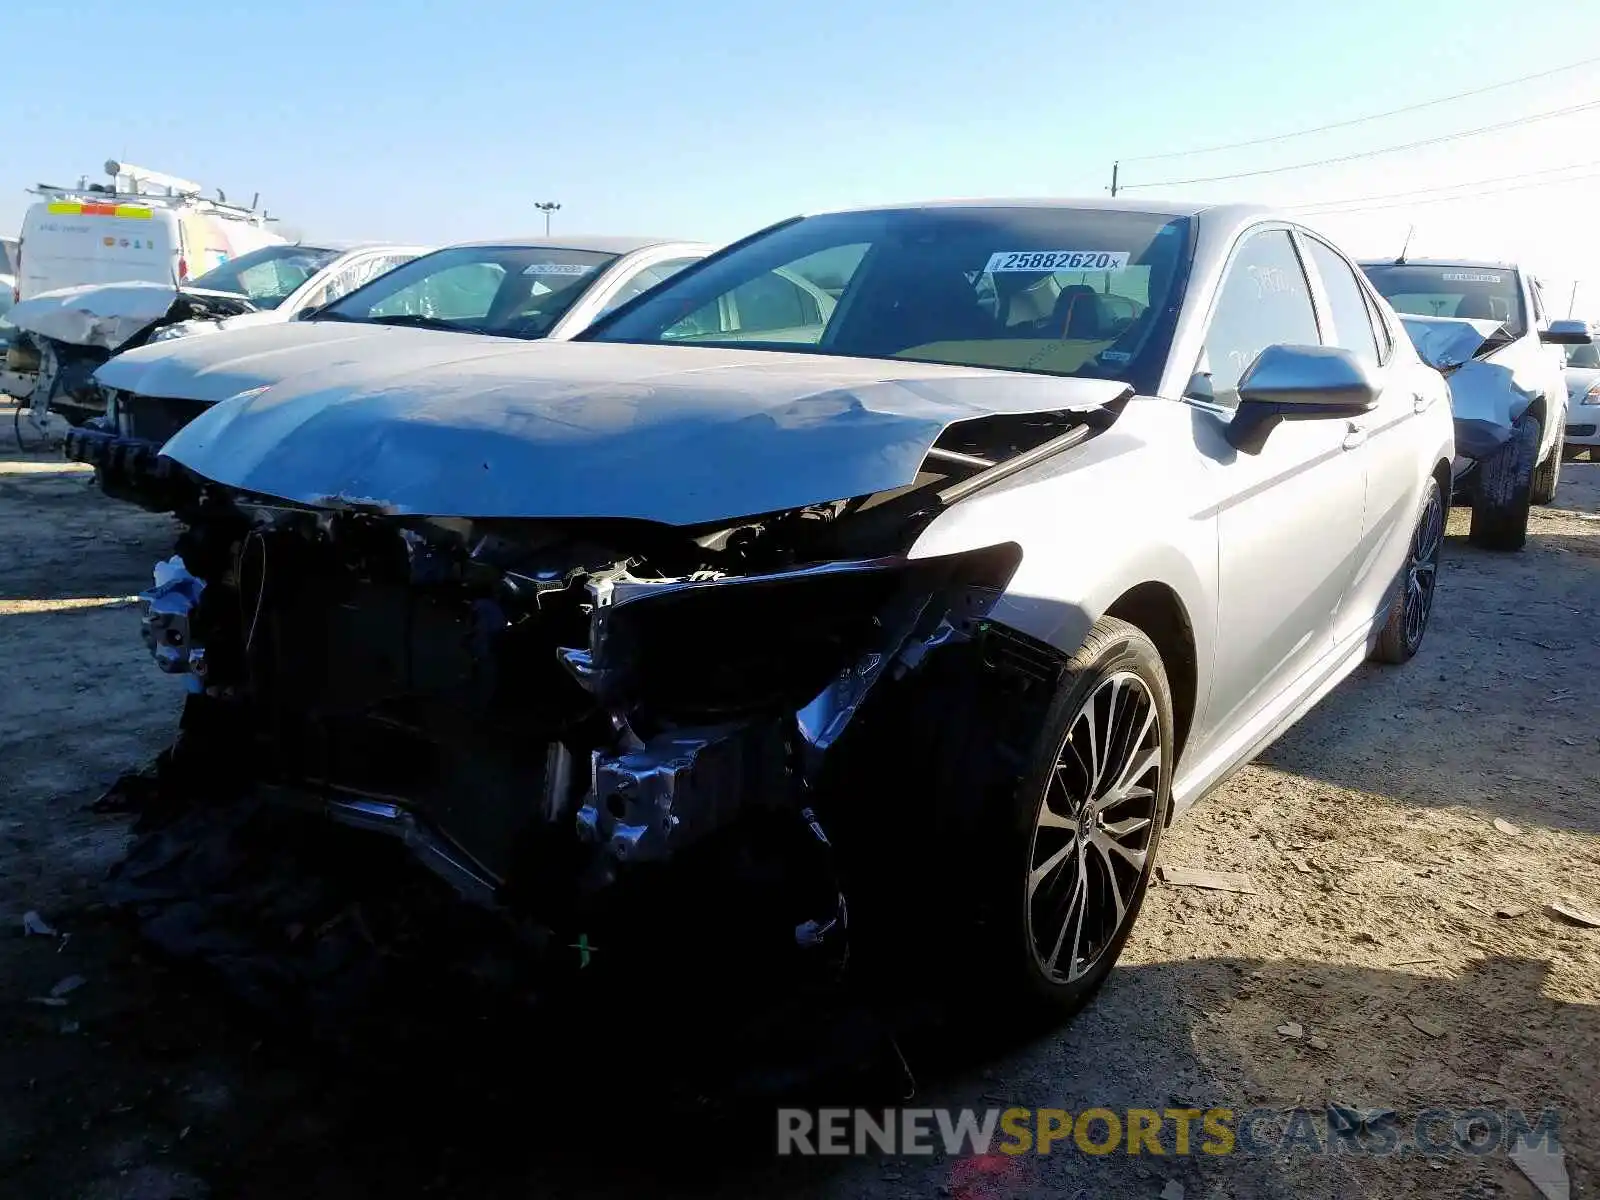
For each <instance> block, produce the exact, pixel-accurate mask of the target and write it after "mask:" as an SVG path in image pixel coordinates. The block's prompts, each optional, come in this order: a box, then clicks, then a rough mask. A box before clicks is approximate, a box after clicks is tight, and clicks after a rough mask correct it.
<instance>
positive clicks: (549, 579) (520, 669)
mask: <svg viewBox="0 0 1600 1200" xmlns="http://www.w3.org/2000/svg"><path fill="white" fill-rule="evenodd" d="M1114 416H1115V414H1114V413H1113V412H1107V411H1105V410H1090V411H1088V412H1078V413H1072V414H1048V415H1042V416H1039V417H1035V418H1029V419H1026V420H1018V419H1016V418H1011V419H1004V420H999V419H997V420H994V421H979V422H967V423H965V424H963V425H958V426H953V427H952V428H951V429H950V430H949V431H947V435H946V437H944V438H942V439H940V443H939V444H938V445H936V446H935V447H933V448H932V449H931V450H930V452H929V453H928V456H927V461H926V463H925V465H924V468H923V471H922V472H921V473H920V474H919V475H918V478H917V479H916V481H915V482H913V483H912V484H910V485H909V486H907V487H905V488H902V489H898V490H897V491H894V492H889V493H878V494H875V495H872V496H867V497H858V498H855V499H851V500H842V501H837V502H832V503H827V504H817V505H810V506H806V507H803V508H798V509H793V510H787V511H782V512H777V513H771V514H767V515H764V516H760V517H755V518H750V519H747V520H743V521H739V522H735V523H731V524H719V525H718V526H717V527H715V528H705V527H701V528H685V527H675V526H667V525H661V524H655V523H651V522H645V521H638V520H595V519H582V520H579V519H569V520H561V521H554V520H552V521H536V520H515V521H512V520H499V521H472V520H465V519H454V518H451V519H439V518H424V517H412V516H396V515H393V514H390V513H385V512H383V511H381V509H379V508H377V507H376V506H365V505H362V504H361V503H358V502H345V503H342V504H339V505H337V506H333V505H330V506H328V507H309V506H301V505H296V504H289V503H287V502H284V501H280V500H275V499H271V498H268V497H262V496H252V495H247V494H243V493H239V492H236V491H232V490H230V489H224V488H221V487H218V486H215V485H206V484H205V483H204V481H196V490H197V492H198V494H199V500H198V502H197V503H196V504H195V505H194V506H193V507H192V508H191V509H190V510H189V512H188V513H187V514H186V516H187V519H188V521H189V527H188V528H187V530H186V531H185V532H184V533H183V535H182V536H181V538H180V539H179V543H178V548H177V549H178V555H177V557H175V558H174V559H172V560H171V561H169V562H167V563H163V564H161V565H160V567H159V568H158V570H157V586H156V587H155V588H153V589H152V590H151V591H150V592H148V593H146V595H145V600H146V614H145V617H144V623H143V633H144V637H145V640H146V643H147V645H148V646H149V648H150V650H151V652H152V654H153V655H154V657H155V659H156V661H157V663H158V665H159V666H160V667H161V668H162V669H163V670H165V671H168V672H170V673H174V674H180V675H184V676H187V678H188V685H189V688H190V691H191V696H190V698H189V701H188V707H187V709H186V713H185V718H184V731H185V732H184V735H183V736H182V737H181V738H180V743H179V747H178V748H179V749H181V748H182V747H183V745H184V743H185V742H187V743H188V745H189V746H190V748H191V749H194V748H196V747H198V748H199V749H200V751H201V752H202V753H203V757H204V759H205V762H206V763H207V764H208V765H207V767H206V768H205V769H206V770H207V771H211V772H215V773H217V774H220V775H222V776H225V777H226V778H227V780H228V782H229V783H231V784H233V785H235V786H236V787H237V788H239V789H244V790H249V791H252V792H255V793H257V794H265V795H269V796H271V797H272V798H273V799H276V800H281V801H284V802H286V803H289V804H292V805H296V806H299V807H308V808H310V809H312V810H314V811H316V812H318V813H320V814H322V815H325V816H327V817H330V818H333V819H334V820H336V821H339V822H342V823H344V824H348V825H354V826H358V827H362V828H367V829H372V830H377V831H381V832H385V833H388V834H390V835H392V836H395V837H398V838H400V839H401V840H402V841H404V842H405V843H406V844H407V845H408V846H409V847H410V848H411V849H412V851H413V852H414V853H415V854H416V856H417V857H418V858H419V859H420V860H421V861H422V862H423V863H425V864H426V865H427V866H429V867H430V868H431V869H433V870H434V871H436V872H437V873H438V874H440V875H442V876H443V877H444V878H445V879H447V880H448V881H449V882H450V883H451V884H453V885H454V886H455V887H456V888H457V889H458V890H459V891H460V892H461V893H462V894H463V895H464V896H465V897H467V898H468V899H470V900H473V901H475V902H477V903H480V904H483V905H485V906H488V907H491V908H495V909H498V910H502V911H505V912H509V913H510V914H512V915H513V916H514V917H515V918H516V919H517V920H518V921H521V922H525V923H528V924H530V925H532V926H536V927H538V928H539V929H542V930H545V931H548V932H550V933H557V932H560V931H570V930H573V929H577V928H582V927H587V926H588V925H589V923H590V920H591V914H592V912H593V911H594V910H595V908H596V906H597V905H598V906H605V905H608V904H611V903H613V902H614V898H615V897H616V896H617V895H618V894H626V895H630V896H633V895H637V894H638V889H639V888H648V887H649V886H650V881H651V880H652V879H654V878H658V877H659V876H660V875H661V874H662V871H661V869H662V868H663V867H665V866H667V865H668V864H674V863H677V862H678V861H679V860H680V859H682V860H687V859H688V858H690V857H691V856H694V855H696V854H698V853H699V852H700V851H701V850H702V848H704V847H711V846H715V845H719V844H720V845H723V846H726V845H728V844H729V843H730V841H731V842H733V843H737V840H738V838H737V831H738V830H739V829H740V828H743V827H748V826H750V825H752V824H754V825H759V824H761V823H762V822H764V821H765V822H766V823H768V824H770V823H771V822H772V821H774V820H779V821H787V822H790V823H791V824H792V825H793V826H794V827H795V828H797V829H802V830H804V831H806V832H805V836H806V837H807V838H809V839H811V840H813V841H814V842H815V844H816V845H817V847H818V849H819V851H826V852H827V853H826V854H825V855H822V856H819V859H818V863H819V872H821V874H819V876H818V879H817V880H816V881H815V883H816V886H815V887H814V888H812V889H811V890H810V891H809V892H808V895H809V896H811V897H814V899H812V900H808V903H809V905H810V907H809V908H807V909H806V910H805V912H806V913H807V914H808V915H806V916H805V917H804V919H801V920H797V921H796V922H795V924H794V937H795V941H796V943H797V944H798V945H800V946H802V947H806V946H816V945H822V944H823V943H829V944H835V945H836V944H837V942H838V941H839V940H841V939H842V937H843V934H844V929H845V926H846V924H847V921H848V917H847V911H846V906H845V902H844V899H843V890H842V886H841V885H839V884H838V881H837V878H836V877H835V876H834V875H833V874H832V872H833V871H834V870H835V866H834V865H829V866H827V867H826V868H824V867H823V866H822V865H821V864H822V862H823V859H824V858H827V859H829V860H830V864H831V851H832V842H831V841H830V833H832V832H834V831H835V821H836V820H837V823H838V824H837V827H838V828H839V829H852V830H859V831H863V832H861V835H860V836H863V837H864V836H868V835H867V834H866V833H865V832H864V831H865V830H866V829H868V828H869V827H870V826H872V825H873V823H874V822H882V821H885V820H887V821H888V822H889V825H890V826H893V825H894V824H895V823H896V822H899V821H900V820H901V819H902V815H903V810H904V808H905V806H907V805H911V804H916V805H919V806H922V807H924V808H925V811H924V812H922V813H921V814H919V816H918V818H917V820H918V822H919V823H920V824H921V826H922V832H923V833H928V832H930V831H931V830H932V829H933V828H934V826H935V825H936V824H938V821H937V820H935V808H936V805H935V803H934V798H933V792H934V790H935V785H939V784H942V785H943V787H944V788H945V790H947V791H950V792H952V793H960V794H962V795H964V796H965V797H966V802H967V803H969V804H970V803H973V802H974V801H976V799H977V798H978V797H979V796H980V795H981V794H982V790H983V787H985V786H990V785H991V784H992V783H993V781H989V782H988V783H985V784H981V785H980V784H977V783H975V782H974V781H972V780H964V781H961V782H959V783H958V782H957V781H956V780H955V779H953V778H951V775H950V770H949V764H948V759H949V757H950V754H951V752H952V751H951V747H952V746H954V745H955V744H956V743H958V742H960V741H961V740H962V739H963V738H977V737H983V738H986V739H988V740H989V743H990V744H991V745H992V744H999V743H1003V742H1006V741H1007V740H1008V739H1011V740H1017V739H1020V740H1021V742H1022V743H1024V744H1025V743H1026V740H1027V737H1028V736H1029V733H1028V731H1029V730H1031V729H1032V728H1034V727H1036V718H1037V713H1036V712H1035V716H1034V721H1033V722H1030V720H1029V718H1028V717H1027V716H1026V714H1025V713H1024V712H1023V711H1022V710H1021V709H1019V708H1018V707H1017V705H1018V704H1021V705H1023V706H1025V708H1026V709H1027V710H1028V711H1034V710H1036V709H1037V708H1038V707H1039V706H1040V705H1042V704H1043V703H1045V702H1046V701H1047V699H1048V696H1049V695H1050V691H1051V687H1052V686H1053V680H1054V678H1055V672H1056V671H1057V669H1058V667H1059V663H1058V662H1057V660H1056V655H1055V653H1054V651H1052V650H1050V649H1049V648H1048V647H1044V646H1042V645H1037V644H1033V643H1031V642H1030V641H1029V640H1028V639H1026V638H1024V637H1022V636H1021V635H1019V634H1016V633H1014V632H1011V631H1009V630H1007V629H1005V628H1003V627H1000V626H997V625H992V624H991V623H990V622H988V621H986V619H985V618H986V616H987V614H988V613H989V611H990V609H991V607H992V605H993V604H994V602H995V600H996V598H997V597H998V596H999V595H1000V593H1001V592H1002V591H1003V589H1004V588H1005V586H1006V584H1007V582H1008V581H1009V579H1010V578H1011V576H1012V574H1013V573H1014V571H1015V569H1016V567H1017V565H1018V563H1019V561H1020V553H1021V552H1020V549H1019V548H1018V547H1017V546H1015V545H1014V544H1010V543H1006V544H1000V545H993V546H988V547H984V548H981V549H977V550H974V551H971V552H967V553H962V554H953V555H945V556H939V557H925V558H911V557H908V556H907V551H908V550H909V548H910V546H911V545H912V543H913V542H914V540H915V537H916V534H917V533H918V532H919V531H920V530H921V529H922V528H924V527H925V526H926V524H927V522H928V521H929V520H930V519H931V518H932V517H933V516H935V515H937V513H938V512H939V511H941V509H943V508H944V507H945V506H947V505H948V504H950V503H954V502H955V501H957V500H959V499H960V498H961V497H962V496H963V495H965V494H966V493H967V492H968V491H969V490H971V489H974V488H977V487H981V486H984V485H986V484H988V483H992V482H996V481H998V480H1000V479H1002V478H1004V477H1005V476H1007V475H1008V474H1010V473H1011V472H1013V471H1016V470H1021V469H1023V468H1025V467H1027V466H1029V465H1033V464H1036V463H1038V462H1040V461H1041V460H1042V459H1043V458H1045V457H1049V456H1051V455H1053V454H1056V453H1060V452H1061V451H1062V450H1064V449H1070V448H1071V446H1073V445H1076V444H1077V443H1079V442H1081V441H1083V440H1085V439H1087V438H1088V437H1090V436H1092V435H1093V433H1094V432H1095V431H1096V430H1097V429H1100V428H1104V427H1106V426H1107V425H1108V424H1109V423H1110V422H1111V421H1112V420H1114ZM997 442H998V443H999V444H998V445H997ZM941 662H942V663H943V665H942V666H941V665H940V664H941ZM941 671H946V672H949V678H948V679H946V680H945V682H943V683H935V682H934V680H935V679H936V678H938V677H939V675H940V672H941ZM946 724H947V725H948V726H949V728H948V729H945V728H944V725H946ZM1022 749H1023V747H1021V746H1019V748H1017V749H1016V751H1015V753H1014V754H1013V755H1012V757H1013V758H1015V759H1017V760H1018V761H1020V758H1021V755H1022ZM1000 761H1004V756H1002V757H1001V759H1000ZM1005 782H1006V781H1004V780H1001V781H1000V783H999V786H1005ZM1011 782H1013V783H1014V778H1013V779H1012V780H1011ZM919 796H920V797H921V799H918V797H919ZM868 797H874V798H875V799H874V803H875V804H876V805H878V806H880V807H881V806H887V808H883V809H882V810H881V811H879V812H877V813H876V814H875V815H873V816H871V817H870V818H869V817H868V816H867V815H866V814H865V812H864V811H863V810H864V809H865V807H866V801H867V799H868ZM896 810H901V812H900V813H899V814H897V813H896ZM943 819H944V818H943V817H940V818H939V820H943ZM825 825H826V827H827V830H828V831H827V832H825V831H824V826H825ZM891 836H903V835H900V834H891ZM916 836H918V837H920V836H921V834H918V835H916ZM833 840H834V841H837V840H838V838H837V837H835V838H834V839H833ZM913 840H915V838H913Z"/></svg>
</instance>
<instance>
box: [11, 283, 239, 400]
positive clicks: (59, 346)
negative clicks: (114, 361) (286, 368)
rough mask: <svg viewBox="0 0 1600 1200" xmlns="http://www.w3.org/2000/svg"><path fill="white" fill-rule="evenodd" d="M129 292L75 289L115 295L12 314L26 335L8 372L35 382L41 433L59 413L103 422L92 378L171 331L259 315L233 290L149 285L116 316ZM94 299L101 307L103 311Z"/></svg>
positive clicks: (41, 301)
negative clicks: (117, 358) (119, 356)
mask: <svg viewBox="0 0 1600 1200" xmlns="http://www.w3.org/2000/svg"><path fill="white" fill-rule="evenodd" d="M130 286H131V285H123V288H122V289H120V290H119V289H117V288H102V289H83V288H79V289H73V291H74V292H75V293H76V292H85V293H91V294H92V293H96V292H100V291H103V292H106V293H108V295H106V296H104V297H97V296H93V295H89V296H86V297H85V299H84V300H83V301H82V302H81V303H78V304H73V303H72V302H70V301H57V300H55V299H54V298H53V297H52V296H50V295H45V296H41V297H37V298H35V299H33V300H28V301H24V302H23V303H22V304H19V305H17V306H16V308H14V309H13V310H12V313H13V318H12V319H13V323H14V324H16V326H17V328H18V329H19V330H21V331H22V332H21V334H20V335H19V336H18V337H17V339H16V340H15V341H14V342H13V344H12V345H11V347H10V349H9V350H8V351H7V359H6V368H7V370H8V371H10V372H12V373H14V374H16V375H19V376H21V377H22V379H23V380H24V381H27V380H29V379H30V378H31V380H32V384H33V386H32V391H31V393H30V394H29V396H28V406H29V419H30V420H31V421H32V423H33V424H34V425H35V426H36V427H37V428H39V429H41V430H43V429H46V428H48V427H49V425H50V421H49V417H48V414H49V413H52V412H54V413H57V414H59V415H60V417H62V418H65V420H66V421H67V422H68V423H69V424H72V425H80V424H82V423H83V422H84V421H86V420H89V419H92V418H95V417H99V416H102V415H103V414H104V413H105V411H106V401H105V397H104V395H103V393H102V392H101V389H100V388H99V386H98V385H97V384H96V383H95V382H94V378H93V376H94V373H95V371H96V370H98V369H99V368H100V366H101V365H103V364H104V363H105V362H106V361H107V360H109V359H110V358H111V357H112V356H113V355H115V354H120V353H122V352H123V351H125V350H132V349H135V348H136V347H139V346H143V345H145V344H147V343H148V342H150V341H152V340H155V339H156V338H157V337H158V335H159V334H160V333H161V331H163V330H165V329H167V328H169V327H171V326H176V325H180V324H187V325H188V326H189V327H190V328H194V329H196V330H201V329H205V330H210V329H215V328H217V327H218V323H219V322H221V321H223V320H225V319H226V318H228V317H233V316H238V315H240V314H242V313H247V312H254V311H255V310H256V305H255V304H254V303H253V302H252V301H251V300H250V299H249V298H248V297H246V296H239V295H233V294H232V293H228V292H209V291H196V290H191V289H182V288H163V287H158V286H155V285H143V286H141V287H140V288H138V289H137V290H135V291H134V293H133V295H134V298H135V301H136V302H135V303H131V304H130V305H129V306H128V307H127V308H126V309H125V310H124V311H117V310H118V309H120V308H121V306H120V305H119V304H118V303H117V301H118V299H119V298H120V292H121V291H127V290H128V289H129V288H130ZM95 299H99V300H101V301H102V303H101V304H100V305H98V306H97V305H96V304H95V303H93V302H92V301H93V300H95ZM102 308H103V309H104V311H102Z"/></svg>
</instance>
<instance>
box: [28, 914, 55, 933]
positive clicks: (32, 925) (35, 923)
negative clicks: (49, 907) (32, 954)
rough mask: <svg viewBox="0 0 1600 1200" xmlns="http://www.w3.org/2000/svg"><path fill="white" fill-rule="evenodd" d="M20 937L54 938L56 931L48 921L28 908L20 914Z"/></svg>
mask: <svg viewBox="0 0 1600 1200" xmlns="http://www.w3.org/2000/svg"><path fill="white" fill-rule="evenodd" d="M22 936H23V937H55V936H56V931H55V929H54V928H53V927H52V926H51V925H50V923H49V922H48V921H46V920H45V919H44V918H43V917H41V916H40V915H39V914H38V913H37V912H35V911H34V910H33V909H31V908H30V909H29V910H28V911H27V912H25V913H23V914H22Z"/></svg>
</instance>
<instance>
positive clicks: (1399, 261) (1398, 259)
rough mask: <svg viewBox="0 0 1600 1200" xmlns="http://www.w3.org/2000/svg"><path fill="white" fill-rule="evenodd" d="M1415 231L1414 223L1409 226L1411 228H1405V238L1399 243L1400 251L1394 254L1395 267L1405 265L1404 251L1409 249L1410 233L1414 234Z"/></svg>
mask: <svg viewBox="0 0 1600 1200" xmlns="http://www.w3.org/2000/svg"><path fill="white" fill-rule="evenodd" d="M1416 232H1417V227H1416V226H1415V225H1413V226H1411V228H1409V229H1407V230H1406V240H1405V241H1404V242H1402V243H1401V244H1400V253H1399V254H1397V255H1395V256H1394V265H1395V266H1397V267H1403V266H1405V263H1406V251H1407V250H1409V249H1411V238H1412V235H1413V234H1415V233H1416Z"/></svg>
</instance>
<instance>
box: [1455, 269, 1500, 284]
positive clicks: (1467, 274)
mask: <svg viewBox="0 0 1600 1200" xmlns="http://www.w3.org/2000/svg"><path fill="white" fill-rule="evenodd" d="M1443 279H1444V281H1445V282H1446V283H1499V282H1500V276H1498V275H1485V274H1482V273H1480V272H1476V271H1446V272H1445V273H1444V275H1443Z"/></svg>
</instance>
